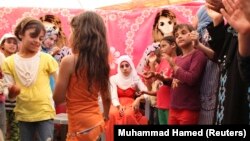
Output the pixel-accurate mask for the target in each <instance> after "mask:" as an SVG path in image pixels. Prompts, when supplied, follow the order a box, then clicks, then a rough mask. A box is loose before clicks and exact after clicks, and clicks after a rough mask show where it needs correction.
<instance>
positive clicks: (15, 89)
mask: <svg viewBox="0 0 250 141" xmlns="http://www.w3.org/2000/svg"><path fill="white" fill-rule="evenodd" d="M20 91H21V89H20V87H19V86H18V85H12V86H10V87H9V98H10V99H12V98H15V97H16V96H18V95H19V94H20Z"/></svg>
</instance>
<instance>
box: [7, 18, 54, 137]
mask: <svg viewBox="0 0 250 141" xmlns="http://www.w3.org/2000/svg"><path fill="white" fill-rule="evenodd" d="M15 35H16V36H17V38H18V39H19V40H20V41H21V42H22V47H21V48H20V50H19V52H18V53H17V54H15V55H12V56H10V57H8V58H6V60H5V62H4V64H3V66H2V69H3V72H4V79H5V81H6V82H7V83H9V84H16V85H18V86H19V87H20V88H21V92H20V94H19V95H18V96H16V102H17V103H16V107H15V109H14V112H15V114H16V119H17V120H18V123H19V129H20V139H21V141H28V140H30V141H31V140H34V137H35V135H38V136H37V137H38V138H39V139H40V140H43V141H45V140H47V139H49V138H51V139H52V138H53V129H54V128H53V127H54V124H53V118H54V116H55V109H54V102H53V99H52V92H51V89H50V84H49V76H50V75H53V76H54V77H56V70H57V68H58V64H57V62H56V60H55V59H54V58H53V57H52V56H50V55H49V54H46V53H42V52H39V50H40V46H41V41H42V40H43V38H44V35H45V28H44V26H43V24H42V23H41V22H40V21H39V20H36V19H34V18H31V17H27V18H24V19H23V20H21V22H20V23H19V24H18V25H17V27H16V28H15ZM9 97H10V96H9Z"/></svg>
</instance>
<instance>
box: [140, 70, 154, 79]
mask: <svg viewBox="0 0 250 141" xmlns="http://www.w3.org/2000/svg"><path fill="white" fill-rule="evenodd" d="M142 76H143V77H144V78H146V79H150V78H152V77H154V72H152V71H148V72H144V73H143V74H142Z"/></svg>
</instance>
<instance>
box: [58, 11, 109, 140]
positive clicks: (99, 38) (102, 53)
mask: <svg viewBox="0 0 250 141" xmlns="http://www.w3.org/2000/svg"><path fill="white" fill-rule="evenodd" d="M71 30H72V33H71V36H70V45H71V47H72V50H73V54H72V55H68V56H66V57H64V58H63V60H62V62H61V64H60V70H59V76H58V80H57V81H56V87H55V91H54V100H55V102H56V104H60V103H63V102H64V101H65V98H66V108H67V113H68V134H67V140H68V141H94V140H97V139H98V138H99V137H100V135H101V133H102V132H103V131H104V120H107V119H108V114H109V107H110V92H109V72H110V68H109V64H108V54H109V49H108V45H107V39H106V28H105V24H104V22H103V20H102V18H101V17H100V16H99V15H97V14H96V13H95V12H91V11H86V12H84V13H82V14H80V15H78V16H76V17H74V18H73V19H72V21H71ZM99 93H100V95H101V98H102V103H103V114H102V113H101V111H100V108H99V105H98V95H99Z"/></svg>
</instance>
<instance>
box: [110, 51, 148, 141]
mask: <svg viewBox="0 0 250 141" xmlns="http://www.w3.org/2000/svg"><path fill="white" fill-rule="evenodd" d="M110 83H111V88H110V90H111V99H112V105H111V107H110V112H109V121H107V123H106V124H107V126H106V140H107V141H113V140H114V137H113V135H114V131H113V130H114V125H127V124H130V125H142V124H148V119H147V118H146V117H145V116H144V115H143V114H142V113H141V112H140V109H139V105H140V102H141V101H142V100H146V99H147V96H145V95H140V96H138V97H136V92H137V91H147V87H146V86H145V85H144V83H143V82H142V80H141V79H140V77H139V76H138V75H137V72H136V69H135V67H134V64H133V62H132V60H131V58H130V57H129V56H127V55H123V56H120V57H119V58H118V67H117V74H116V75H113V76H111V77H110Z"/></svg>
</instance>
